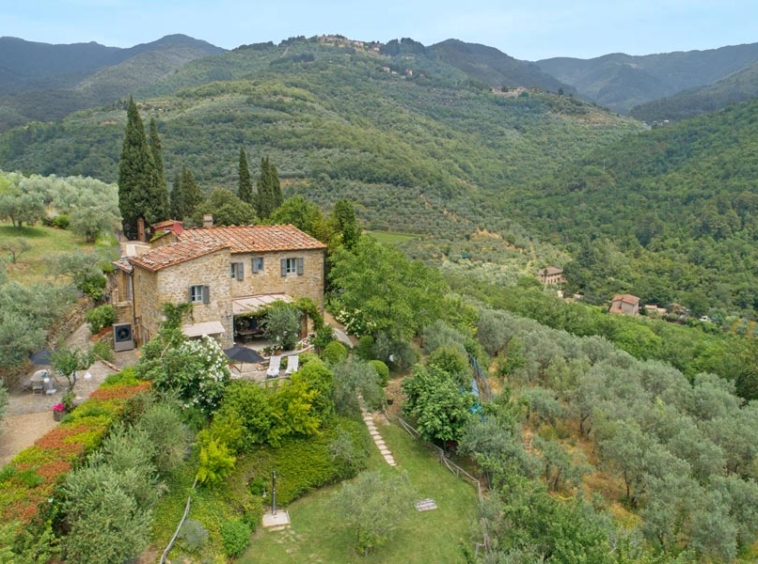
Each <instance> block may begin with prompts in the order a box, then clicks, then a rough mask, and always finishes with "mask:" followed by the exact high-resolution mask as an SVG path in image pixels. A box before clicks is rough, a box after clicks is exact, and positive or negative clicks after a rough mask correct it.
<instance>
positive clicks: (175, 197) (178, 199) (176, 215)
mask: <svg viewBox="0 0 758 564" xmlns="http://www.w3.org/2000/svg"><path fill="white" fill-rule="evenodd" d="M169 209H170V211H171V217H172V218H173V219H176V220H178V221H182V220H183V219H184V215H185V214H184V193H183V191H182V175H181V174H177V175H176V176H174V182H173V184H172V186H171V205H170V208H169Z"/></svg>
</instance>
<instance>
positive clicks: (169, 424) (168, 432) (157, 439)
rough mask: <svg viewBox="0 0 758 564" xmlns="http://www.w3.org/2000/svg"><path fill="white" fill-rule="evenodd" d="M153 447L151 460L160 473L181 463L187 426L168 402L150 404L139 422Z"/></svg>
mask: <svg viewBox="0 0 758 564" xmlns="http://www.w3.org/2000/svg"><path fill="white" fill-rule="evenodd" d="M139 427H140V428H141V429H143V430H144V431H145V433H146V434H147V436H148V437H150V442H151V443H152V444H153V445H154V447H155V453H154V456H153V462H154V464H155V466H156V468H157V470H158V472H159V473H160V474H168V473H169V472H171V471H172V470H174V469H175V468H176V467H177V466H179V464H181V462H182V460H183V458H184V453H185V450H186V446H187V438H188V433H187V428H186V427H185V426H184V423H183V422H182V415H181V413H180V412H179V410H178V409H177V408H176V407H174V406H173V405H171V404H169V403H155V404H153V405H150V406H149V407H148V408H147V409H146V410H145V412H144V413H143V414H142V417H141V419H140V422H139Z"/></svg>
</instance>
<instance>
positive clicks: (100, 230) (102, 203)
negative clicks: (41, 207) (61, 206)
mask: <svg viewBox="0 0 758 564" xmlns="http://www.w3.org/2000/svg"><path fill="white" fill-rule="evenodd" d="M69 220H70V226H71V231H73V232H74V233H76V234H77V235H81V236H83V237H84V238H85V239H86V240H87V242H89V243H92V242H94V241H95V239H96V238H97V236H98V235H100V234H112V233H113V232H114V231H115V230H117V229H118V228H119V226H120V225H121V216H120V215H119V210H118V206H117V204H116V202H115V201H112V200H110V199H108V198H103V196H102V194H96V193H94V192H88V193H87V194H86V195H82V197H81V198H80V200H79V205H78V207H76V208H75V209H73V210H71V213H70V214H69Z"/></svg>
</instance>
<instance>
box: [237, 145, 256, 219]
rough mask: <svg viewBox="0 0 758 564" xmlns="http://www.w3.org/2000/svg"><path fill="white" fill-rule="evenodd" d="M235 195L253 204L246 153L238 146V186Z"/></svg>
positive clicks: (251, 182) (251, 184)
mask: <svg viewBox="0 0 758 564" xmlns="http://www.w3.org/2000/svg"><path fill="white" fill-rule="evenodd" d="M237 196H238V197H239V199H240V200H242V201H243V202H246V203H248V204H250V205H253V203H254V202H253V180H252V177H251V176H250V166H249V165H248V164H247V155H246V154H245V149H244V148H243V147H240V163H239V186H238V188H237Z"/></svg>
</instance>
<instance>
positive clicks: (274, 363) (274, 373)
mask: <svg viewBox="0 0 758 564" xmlns="http://www.w3.org/2000/svg"><path fill="white" fill-rule="evenodd" d="M281 365H282V357H281V355H274V356H272V357H271V359H270V360H269V365H268V370H266V378H278V377H279V371H280V370H281V368H280V367H281Z"/></svg>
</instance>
